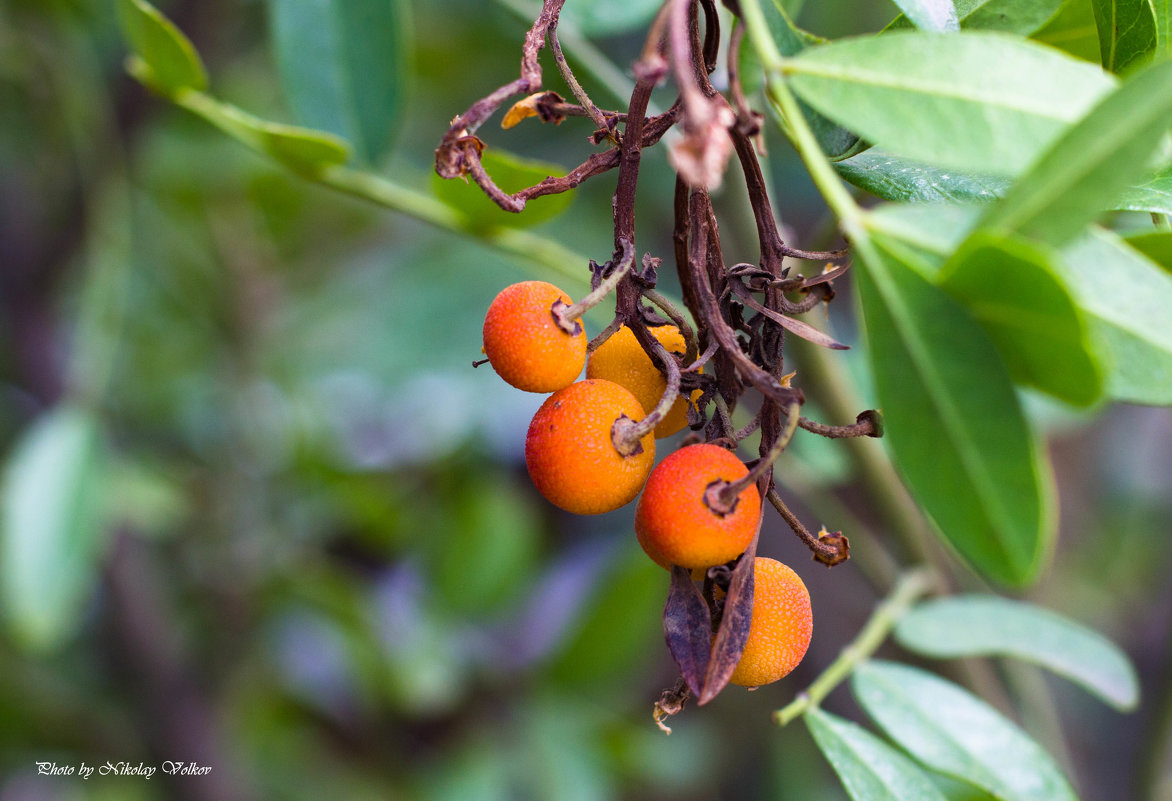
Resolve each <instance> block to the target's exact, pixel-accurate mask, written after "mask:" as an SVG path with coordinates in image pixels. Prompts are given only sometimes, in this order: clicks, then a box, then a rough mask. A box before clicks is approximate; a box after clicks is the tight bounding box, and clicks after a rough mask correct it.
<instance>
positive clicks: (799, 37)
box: [741, 0, 868, 161]
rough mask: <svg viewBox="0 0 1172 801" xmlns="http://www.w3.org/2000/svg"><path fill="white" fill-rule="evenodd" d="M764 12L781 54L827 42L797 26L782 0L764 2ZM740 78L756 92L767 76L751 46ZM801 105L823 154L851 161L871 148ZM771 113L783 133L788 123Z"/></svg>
mask: <svg viewBox="0 0 1172 801" xmlns="http://www.w3.org/2000/svg"><path fill="white" fill-rule="evenodd" d="M761 10H762V11H763V12H764V14H765V21H766V23H767V24H768V25H769V33H770V34H771V35H772V37H773V41H774V42H775V43H776V44H777V49H778V51H780V52H781V54H782V55H783V56H792V55H795V54H797V53H800V52H801V51H802V50H804V49H806V48H807V47H809V46H811V45H816V44H823V43H825V42H826V41H827V40H826V39H823V38H821V37H819V36H815V35H814V34H812V33H809V32H808V31H804V30H802V29H801V28H798V27H797V26H796V25H794V23H793V20H792V19H791V18H790V16H789V14H788V13H787V12H786V10H785V7H784V6H783V5H782V4H781V2H780V0H773V2H772V3H763V4H762V5H761ZM741 76H742V77H741V80H742V86H743V87H744V90H745V91H746V92H754V91H756V90H757V89H758V88H759V87H760V86H761V83H762V79H763V77H764V72H763V70H762V67H761V62H760V60H759V59H758V58H757V53H756V51H755V50H754V49H753V48H752V47H751V46H748V45H746V46H744V47H742V48H741ZM798 104H799V105H800V106H801V109H802V112H803V113H804V114H805V115H806V121H807V122H808V123H809V124H810V128H811V130H813V132H814V138H815V139H817V140H818V145H819V146H820V147H821V148H822V152H823V153H825V154H826V155H827V156H828V157H829V158H830V159H831V160H832V161H837V160H839V159H844V158H848V157H849V156H852V155H854V154H855V153H858V152H859V151H860V150H861V149H865V148H866V147H868V145H867V144H866V143H864V142H860V141H859V137H858V136H857V135H856V134H854V133H852V132H851V131H848V130H847V129H846V128H843V127H842V126H841V125H837V124H836V123H833V122H831V121H830V120H828V119H826V118H825V117H823V116H822V115H821V114H819V113H818V112H817V111H815V110H814V109H812V108H810V106H809V105H808V104H807V103H806V102H805V101H802V100H799V101H798ZM769 110H770V111H771V112H773V114H774V119H775V120H776V121H777V123H778V124H779V125H780V126H781V127H782V130H784V129H785V122H784V120H783V119H782V118H781V115H780V114H778V113H777V109H776V108H775V107H774V106H772V105H770V106H769Z"/></svg>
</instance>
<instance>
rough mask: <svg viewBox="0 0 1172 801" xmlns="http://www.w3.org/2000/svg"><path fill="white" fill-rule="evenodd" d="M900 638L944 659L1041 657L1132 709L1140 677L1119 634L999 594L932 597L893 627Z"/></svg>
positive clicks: (1037, 661) (1038, 659)
mask: <svg viewBox="0 0 1172 801" xmlns="http://www.w3.org/2000/svg"><path fill="white" fill-rule="evenodd" d="M895 637H896V639H897V640H899V642H900V644H901V645H903V646H904V647H905V648H908V649H910V650H912V651H915V652H916V653H919V654H923V655H925V656H931V657H936V658H940V659H956V658H961V657H969V656H1008V657H1013V658H1015V659H1022V660H1025V661H1027V662H1032V663H1034V664H1037V665H1041V666H1042V667H1044V668H1048V669H1049V670H1052V671H1054V672H1055V673H1058V674H1059V675H1062V676H1065V677H1066V678H1068V679H1070V680H1071V681H1074V682H1077V683H1078V684H1081V685H1082V686H1083V687H1085V688H1086V689H1088V690H1090V691H1091V692H1093V693H1095V694H1096V695H1098V696H1099V697H1100V698H1102V699H1103V700H1104V701H1106V702H1107V703H1109V704H1111V705H1113V706H1115V707H1117V708H1118V709H1121V710H1124V711H1127V710H1131V709H1134V708H1135V706H1136V704H1137V703H1139V679H1138V677H1137V676H1136V673H1135V668H1134V667H1133V666H1132V664H1131V661H1130V660H1129V659H1128V658H1127V655H1126V654H1125V653H1124V652H1123V651H1122V650H1120V649H1119V647H1118V646H1116V645H1115V644H1114V643H1113V642H1111V641H1110V640H1108V639H1107V638H1105V637H1103V636H1102V635H1101V634H1099V633H1098V632H1095V631H1092V630H1091V629H1088V628H1086V627H1084V626H1082V625H1080V624H1078V623H1076V622H1074V621H1073V620H1070V619H1068V618H1065V617H1062V616H1061V615H1058V614H1056V613H1054V612H1051V611H1050V610H1048V609H1043V608H1041V607H1039V606H1034V605H1033V604H1028V603H1024V602H1022V601H1011V600H1009V599H1007V598H998V597H996V596H993V595H966V596H959V597H952V598H939V599H936V600H932V601H926V602H925V603H922V604H920V605H919V606H917V607H916V608H914V609H913V610H912V611H911V612H909V613H908V614H907V615H905V616H904V617H903V618H901V619H900V621H899V623H898V624H896V627H895Z"/></svg>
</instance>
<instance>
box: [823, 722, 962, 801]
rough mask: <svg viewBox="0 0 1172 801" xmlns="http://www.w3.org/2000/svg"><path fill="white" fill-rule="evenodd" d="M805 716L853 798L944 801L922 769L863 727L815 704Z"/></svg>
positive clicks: (866, 799) (860, 800) (883, 800)
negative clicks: (824, 710)
mask: <svg viewBox="0 0 1172 801" xmlns="http://www.w3.org/2000/svg"><path fill="white" fill-rule="evenodd" d="M805 718H806V726H808V727H809V729H810V734H812V735H813V736H814V741H815V742H816V743H818V747H819V748H820V749H822V753H823V754H825V755H826V758H827V759H828V760H829V761H830V764H831V765H832V766H833V767H834V772H835V773H837V774H838V778H839V779H840V780H841V781H842V786H843V787H845V788H846V791H847V793H849V794H850V797H851V798H853V799H854V800H855V801H945V798H944V795H942V794H941V792H940V791H939V790H938V789H936V785H934V784H933V783H932V780H931V779H929V778H928V777H927V776H926V775H925V774H924V772H923V771H922V770H920V769H919V768H918V767H916V765H915V764H914V763H913V762H912V761H911V760H909V759H908V758H907V757H905V756H904V755H903V754H901V753H899V752H898V751H896V750H895V749H893V748H892V747H891V746H889V745H887V744H886V743H884V742H883V741H882V740H880V739H879V738H878V737H876V736H875V735H873V734H871V733H870V732H869V731H867V730H866V729H863V728H862V727H860V726H856V725H855V724H854V723H851V722H850V721H849V720H843V719H842V718H839V717H835V716H834V715H831V714H830V713H828V712H823V711H822V710H820V709H819V708H818V707H814V708H812V709H811V710H810V711H809V712H807V713H806V714H805Z"/></svg>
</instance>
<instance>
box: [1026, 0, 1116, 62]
mask: <svg viewBox="0 0 1172 801" xmlns="http://www.w3.org/2000/svg"><path fill="white" fill-rule="evenodd" d="M1033 38H1034V39H1035V40H1036V41H1039V42H1042V43H1043V44H1048V45H1050V46H1051V47H1056V48H1058V49H1059V50H1064V51H1066V52H1067V53H1070V54H1071V55H1072V56H1075V57H1076V58H1080V59H1082V60H1083V61H1090V62H1093V63H1095V64H1098V63H1100V61H1099V31H1098V29H1097V28H1096V27H1095V12H1094V10H1093V9H1092V8H1091V0H1067V2H1065V3H1063V4H1062V7H1061V9H1060V10H1059V11H1058V14H1057V15H1056V16H1055V17H1054V18H1053V19H1051V20H1050V21H1049V22H1048V23H1046V26H1045V27H1044V28H1042V29H1041V30H1039V31H1037V32H1036V33H1035V34H1034V35H1033Z"/></svg>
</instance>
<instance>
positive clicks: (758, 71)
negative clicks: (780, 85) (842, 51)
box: [738, 0, 827, 116]
mask: <svg viewBox="0 0 1172 801" xmlns="http://www.w3.org/2000/svg"><path fill="white" fill-rule="evenodd" d="M761 12H762V13H763V14H764V15H765V22H766V24H767V25H768V26H769V34H770V36H771V37H772V38H773V42H774V44H776V45H777V50H778V52H780V53H781V54H782V55H783V56H793V55H796V54H798V53H800V52H802V51H803V50H805V49H806V48H807V47H809V46H810V45H815V44H822V43H824V42H826V41H827V40H826V39H823V38H822V37H820V36H815V35H814V34H812V33H810V32H809V31H804V30H802V29H801V28H799V27H798V26H797V25H795V24H794V23H793V18H792V17H790V15H789V13H788V12H786V10H785V7H784V6H783V5H782V3H781V0H773V2H771V3H762V4H761ZM740 55H741V58H740V62H739V65H738V66H739V69H740V71H741V88H743V89H744V90H745V94H752V93H753V92H756V91H757V90H758V89H760V88H761V86H762V85H763V84H764V77H765V75H764V71H763V67H762V66H761V59H760V58H758V57H757V50H756V48H754V47H751V46H750V45H749V43H748V42H746V43H745V44H743V45H742V46H741V54H740ZM807 116H808V115H807Z"/></svg>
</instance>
